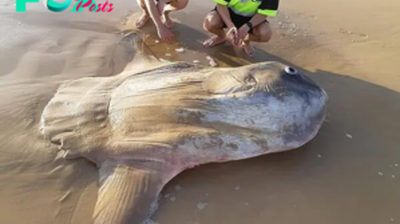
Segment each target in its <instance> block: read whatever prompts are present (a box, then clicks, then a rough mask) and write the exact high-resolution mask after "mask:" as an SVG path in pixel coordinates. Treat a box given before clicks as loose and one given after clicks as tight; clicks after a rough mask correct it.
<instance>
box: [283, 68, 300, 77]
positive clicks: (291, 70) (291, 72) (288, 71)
mask: <svg viewBox="0 0 400 224" xmlns="http://www.w3.org/2000/svg"><path fill="white" fill-rule="evenodd" d="M285 72H286V74H288V75H298V74H299V72H298V71H297V70H296V69H295V68H292V67H290V66H287V67H286V68H285Z"/></svg>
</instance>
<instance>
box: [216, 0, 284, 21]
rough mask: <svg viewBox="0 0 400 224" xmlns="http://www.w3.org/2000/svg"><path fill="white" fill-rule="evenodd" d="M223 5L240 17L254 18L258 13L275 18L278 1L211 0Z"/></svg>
mask: <svg viewBox="0 0 400 224" xmlns="http://www.w3.org/2000/svg"><path fill="white" fill-rule="evenodd" d="M212 1H214V2H216V3H218V4H221V5H225V6H227V7H228V8H230V9H231V10H232V11H233V12H235V13H236V14H238V15H241V16H254V15H255V14H257V13H259V14H262V15H264V16H270V17H273V16H276V14H277V11H278V6H279V0H212Z"/></svg>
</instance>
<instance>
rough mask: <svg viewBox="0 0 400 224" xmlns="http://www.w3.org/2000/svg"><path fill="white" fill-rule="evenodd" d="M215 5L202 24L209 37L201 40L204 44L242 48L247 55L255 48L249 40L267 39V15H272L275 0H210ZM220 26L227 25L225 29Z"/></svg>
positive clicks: (275, 12) (252, 54) (277, 1)
mask: <svg viewBox="0 0 400 224" xmlns="http://www.w3.org/2000/svg"><path fill="white" fill-rule="evenodd" d="M213 1H214V2H216V3H217V6H216V7H215V8H214V9H213V10H212V11H211V12H210V13H209V14H208V15H207V16H206V18H205V19H204V22H203V27H204V29H205V30H206V31H208V32H209V33H212V34H214V36H213V37H211V38H209V39H207V40H205V41H204V43H203V45H204V46H205V47H213V46H215V45H217V44H221V43H224V42H225V41H226V40H227V39H230V40H231V41H232V44H234V45H236V46H240V47H242V48H243V50H244V51H245V53H246V54H247V55H248V56H249V57H253V56H254V53H255V50H254V48H253V47H252V46H251V45H250V42H251V41H255V42H264V43H265V42H268V41H269V40H270V39H271V36H272V31H271V27H270V25H269V22H268V20H267V17H273V16H276V14H277V10H278V6H279V0H213ZM224 28H227V32H226V33H225V31H224Z"/></svg>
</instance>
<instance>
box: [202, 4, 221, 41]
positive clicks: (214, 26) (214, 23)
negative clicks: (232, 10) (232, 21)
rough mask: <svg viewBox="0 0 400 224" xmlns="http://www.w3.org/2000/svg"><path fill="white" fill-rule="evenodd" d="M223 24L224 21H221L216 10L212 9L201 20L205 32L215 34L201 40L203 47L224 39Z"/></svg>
mask: <svg viewBox="0 0 400 224" xmlns="http://www.w3.org/2000/svg"><path fill="white" fill-rule="evenodd" d="M223 26H224V22H223V21H222V18H221V17H220V16H219V14H218V12H216V11H212V12H210V13H209V14H208V15H207V16H206V18H205V19H204V22H203V28H204V29H205V30H206V31H207V32H209V33H212V34H215V36H213V37H210V38H209V39H207V40H205V41H204V42H203V46H204V47H213V46H215V45H218V44H222V43H224V42H225V41H226V35H225V31H224V29H223Z"/></svg>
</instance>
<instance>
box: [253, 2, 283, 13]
mask: <svg viewBox="0 0 400 224" xmlns="http://www.w3.org/2000/svg"><path fill="white" fill-rule="evenodd" d="M278 8H279V0H268V1H262V3H261V5H260V6H259V7H258V10H257V13H259V14H261V15H264V16H270V17H274V16H276V14H277V13H278Z"/></svg>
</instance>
